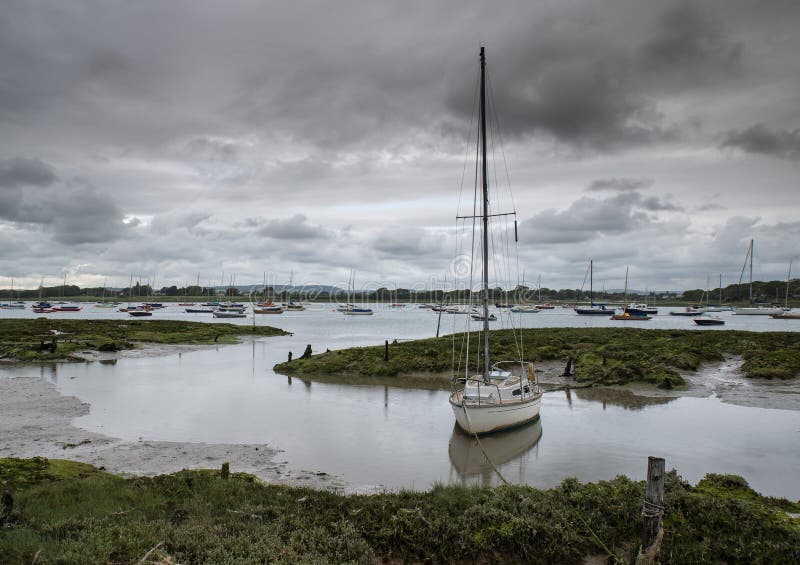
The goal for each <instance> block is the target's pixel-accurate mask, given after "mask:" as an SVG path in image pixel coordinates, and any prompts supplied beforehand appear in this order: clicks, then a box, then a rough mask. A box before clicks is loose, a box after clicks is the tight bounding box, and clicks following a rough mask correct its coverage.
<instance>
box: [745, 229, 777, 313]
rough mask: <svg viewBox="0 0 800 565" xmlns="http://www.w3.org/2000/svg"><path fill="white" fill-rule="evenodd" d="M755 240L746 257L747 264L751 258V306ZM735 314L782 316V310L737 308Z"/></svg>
mask: <svg viewBox="0 0 800 565" xmlns="http://www.w3.org/2000/svg"><path fill="white" fill-rule="evenodd" d="M753 243H754V240H752V239H751V240H750V248H749V249H748V251H747V255H746V256H745V263H746V262H747V258H748V257H749V258H750V304H753V254H754V245H753ZM740 280H741V279H740ZM733 313H734V314H736V315H737V316H771V315H773V314H782V313H783V310H782V309H781V308H770V307H767V306H750V307H736V308H734V309H733Z"/></svg>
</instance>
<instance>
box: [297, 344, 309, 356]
mask: <svg viewBox="0 0 800 565" xmlns="http://www.w3.org/2000/svg"><path fill="white" fill-rule="evenodd" d="M309 357H311V344H310V343H309V344H308V345H306V350H305V351H303V354H302V355H301V356H300V359H308V358H309Z"/></svg>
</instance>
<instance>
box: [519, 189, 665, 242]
mask: <svg viewBox="0 0 800 565" xmlns="http://www.w3.org/2000/svg"><path fill="white" fill-rule="evenodd" d="M680 209H681V208H680V207H679V206H677V205H675V204H672V203H669V202H666V201H663V200H661V199H659V198H657V197H647V198H645V197H643V196H642V195H641V194H640V193H638V192H621V193H619V194H617V195H615V196H612V197H610V198H604V199H598V198H589V197H581V198H579V199H578V200H576V201H575V202H573V203H572V204H571V205H570V206H569V207H568V208H567V209H565V210H563V211H557V210H545V211H543V212H541V213H539V214H536V215H535V216H533V217H532V218H530V219H528V220H525V221H524V222H522V224H521V226H520V232H521V234H522V235H521V237H522V239H523V240H524V241H527V242H530V243H534V244H541V243H581V242H586V241H590V240H593V239H596V238H601V237H603V236H614V235H620V234H624V233H628V232H632V231H634V230H637V229H641V228H643V227H645V226H647V225H648V224H651V223H654V222H657V220H656V219H654V218H651V217H650V216H649V215H648V214H647V212H658V211H677V210H680Z"/></svg>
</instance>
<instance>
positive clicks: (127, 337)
mask: <svg viewBox="0 0 800 565" xmlns="http://www.w3.org/2000/svg"><path fill="white" fill-rule="evenodd" d="M285 333H286V332H284V331H283V330H280V329H277V328H273V327H269V326H252V325H249V324H243V325H235V324H207V323H202V322H182V321H173V320H127V319H126V320H66V319H65V320H53V319H46V318H38V319H35V320H29V319H4V320H0V359H6V360H9V359H10V360H17V361H63V360H71V359H74V358H75V353H77V352H79V351H86V350H96V351H119V350H122V349H132V348H135V347H136V345H137V344H142V343H160V344H208V343H234V342H235V341H236V339H237V336H241V335H257V336H275V335H284V334H285Z"/></svg>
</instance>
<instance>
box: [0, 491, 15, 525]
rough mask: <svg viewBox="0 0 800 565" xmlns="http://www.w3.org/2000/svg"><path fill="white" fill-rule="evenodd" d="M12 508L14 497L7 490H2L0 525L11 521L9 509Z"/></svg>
mask: <svg viewBox="0 0 800 565" xmlns="http://www.w3.org/2000/svg"><path fill="white" fill-rule="evenodd" d="M13 509H14V497H12V496H11V493H10V492H8V491H3V496H2V497H0V527H2V526H3V525H5V524H6V523H7V522H10V521H11V511H12V510H13Z"/></svg>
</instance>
